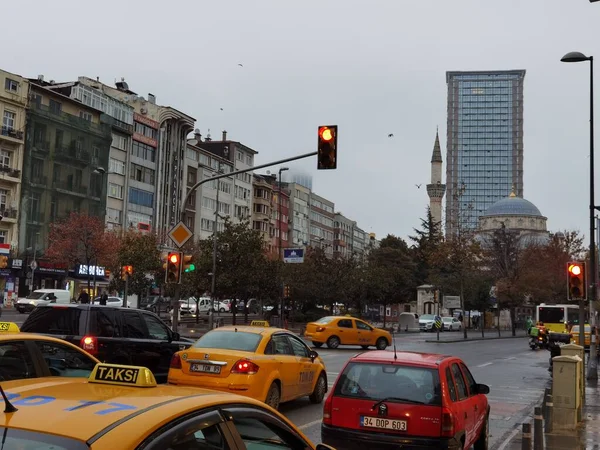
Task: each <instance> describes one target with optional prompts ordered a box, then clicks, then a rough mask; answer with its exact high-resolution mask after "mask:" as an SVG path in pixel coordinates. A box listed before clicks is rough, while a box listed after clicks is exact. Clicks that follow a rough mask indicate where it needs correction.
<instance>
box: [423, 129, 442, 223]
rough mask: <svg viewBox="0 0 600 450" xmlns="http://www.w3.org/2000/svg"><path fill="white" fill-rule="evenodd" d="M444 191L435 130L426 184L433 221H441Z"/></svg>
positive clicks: (439, 150) (438, 143)
mask: <svg viewBox="0 0 600 450" xmlns="http://www.w3.org/2000/svg"><path fill="white" fill-rule="evenodd" d="M445 193H446V185H445V184H442V150H441V149H440V135H439V133H438V131H437V130H436V132H435V144H434V145H433V154H432V155H431V184H428V185H427V194H428V195H429V208H430V209H431V216H432V218H433V221H434V222H435V223H440V222H441V221H442V199H443V198H444V194H445Z"/></svg>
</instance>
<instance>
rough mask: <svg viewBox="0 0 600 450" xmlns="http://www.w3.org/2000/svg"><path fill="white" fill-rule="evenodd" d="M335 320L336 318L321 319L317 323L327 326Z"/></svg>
mask: <svg viewBox="0 0 600 450" xmlns="http://www.w3.org/2000/svg"><path fill="white" fill-rule="evenodd" d="M333 319H335V317H321V318H320V319H319V320H317V321H316V322H315V323H318V324H321V325H326V324H328V323H330V322H331V321H332V320H333Z"/></svg>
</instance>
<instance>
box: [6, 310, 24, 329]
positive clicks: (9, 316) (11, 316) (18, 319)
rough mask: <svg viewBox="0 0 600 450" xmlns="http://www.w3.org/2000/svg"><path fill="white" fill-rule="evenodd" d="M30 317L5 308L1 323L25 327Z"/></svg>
mask: <svg viewBox="0 0 600 450" xmlns="http://www.w3.org/2000/svg"><path fill="white" fill-rule="evenodd" d="M27 317H29V314H20V313H19V311H17V310H15V309H12V308H3V309H2V317H1V318H0V321H2V322H14V323H16V324H17V325H19V326H21V325H23V322H25V319H27Z"/></svg>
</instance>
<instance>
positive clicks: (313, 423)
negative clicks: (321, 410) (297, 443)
mask: <svg viewBox="0 0 600 450" xmlns="http://www.w3.org/2000/svg"><path fill="white" fill-rule="evenodd" d="M320 423H321V419H319V420H313V421H312V422H308V423H305V424H304V425H300V426H299V427H298V429H299V430H306V429H307V428H310V427H314V426H315V425H318V424H320Z"/></svg>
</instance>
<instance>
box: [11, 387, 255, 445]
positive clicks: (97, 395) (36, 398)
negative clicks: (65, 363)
mask: <svg viewBox="0 0 600 450" xmlns="http://www.w3.org/2000/svg"><path fill="white" fill-rule="evenodd" d="M0 386H1V387H2V388H3V390H4V392H5V393H6V396H7V398H8V400H9V401H10V402H11V404H12V405H14V407H15V408H17V411H15V412H9V413H6V412H2V411H3V410H4V406H3V405H2V403H4V402H3V401H2V400H0V407H2V411H0V421H1V422H2V425H3V426H9V427H11V428H21V429H25V430H32V431H39V432H42V433H49V434H55V435H61V436H66V437H70V438H73V439H78V440H81V441H87V440H88V439H90V438H91V437H93V436H94V435H96V434H97V433H99V432H101V431H103V430H105V429H106V428H107V427H109V426H111V425H112V424H114V423H115V422H117V421H119V420H121V421H127V419H128V418H133V417H137V416H139V415H140V414H142V413H144V412H145V411H146V410H156V407H157V406H161V405H166V404H168V403H174V407H175V408H176V407H177V403H179V401H182V403H185V400H186V399H191V398H193V399H195V400H194V402H193V403H195V404H198V403H199V401H198V399H199V398H202V400H201V401H202V403H206V404H207V405H210V404H212V403H215V402H218V401H222V400H223V399H224V398H227V399H230V400H229V401H236V399H238V396H237V395H234V394H228V393H221V392H216V391H212V390H208V389H201V388H193V387H180V386H170V385H158V386H155V387H149V388H140V387H128V386H116V385H107V384H99V383H91V382H88V380H87V378H58V377H47V378H35V379H28V380H15V381H7V382H3V383H0ZM248 400H249V399H248ZM148 426H149V427H151V426H152V424H150V423H149V424H148ZM144 431H145V430H140V434H143V432H144Z"/></svg>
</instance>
